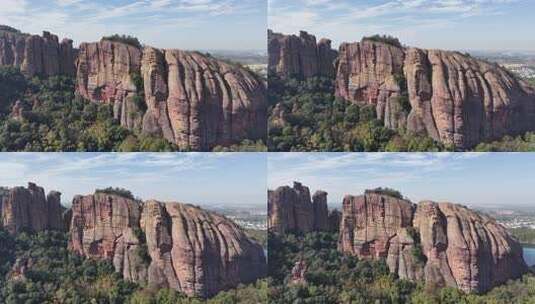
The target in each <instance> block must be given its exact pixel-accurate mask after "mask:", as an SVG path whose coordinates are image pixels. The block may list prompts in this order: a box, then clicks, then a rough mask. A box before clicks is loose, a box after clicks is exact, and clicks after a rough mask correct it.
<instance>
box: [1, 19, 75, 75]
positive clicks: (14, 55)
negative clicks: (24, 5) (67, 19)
mask: <svg viewBox="0 0 535 304" xmlns="http://www.w3.org/2000/svg"><path fill="white" fill-rule="evenodd" d="M69 41H70V40H63V41H62V42H61V43H59V39H58V37H57V36H56V35H53V34H51V33H50V32H46V31H45V32H43V35H42V36H38V35H29V34H24V33H21V32H20V31H18V30H16V29H7V28H6V27H5V26H4V27H2V28H0V65H6V66H13V67H19V68H20V69H21V71H22V72H23V73H24V74H26V75H27V76H29V77H33V76H35V75H40V76H56V75H74V60H75V56H73V55H72V54H74V53H75V51H74V50H73V48H72V41H71V42H70V43H69Z"/></svg>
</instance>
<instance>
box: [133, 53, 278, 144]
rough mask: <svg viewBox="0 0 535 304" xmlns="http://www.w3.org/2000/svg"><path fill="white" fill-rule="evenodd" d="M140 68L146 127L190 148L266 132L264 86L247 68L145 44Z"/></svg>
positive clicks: (258, 137) (237, 139) (252, 136)
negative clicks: (142, 80) (145, 104)
mask: <svg viewBox="0 0 535 304" xmlns="http://www.w3.org/2000/svg"><path fill="white" fill-rule="evenodd" d="M141 73H142V75H143V79H144V84H145V100H146V103H147V108H148V110H147V112H146V113H145V115H144V118H143V131H145V132H147V133H151V134H161V135H163V136H164V137H165V138H166V139H168V140H169V141H171V142H173V143H175V144H177V145H178V146H179V147H180V148H183V149H189V150H210V149H211V148H213V147H214V146H217V145H229V144H232V143H238V142H240V141H242V140H244V139H251V140H256V139H265V137H266V136H267V102H266V100H265V99H266V88H265V86H264V84H263V83H262V81H261V80H260V79H258V78H257V77H256V76H255V75H253V74H252V73H251V72H249V71H248V70H246V69H244V68H241V67H238V66H236V65H232V64H228V63H225V62H222V61H219V60H216V59H214V58H211V57H207V56H205V55H202V54H200V53H198V52H186V51H180V50H159V49H155V48H151V47H146V48H145V49H144V51H143V59H142V67H141Z"/></svg>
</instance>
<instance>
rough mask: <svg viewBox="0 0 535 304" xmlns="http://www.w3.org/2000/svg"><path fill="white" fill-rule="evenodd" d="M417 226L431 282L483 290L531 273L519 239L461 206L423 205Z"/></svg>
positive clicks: (494, 222) (417, 213)
mask: <svg viewBox="0 0 535 304" xmlns="http://www.w3.org/2000/svg"><path fill="white" fill-rule="evenodd" d="M414 226H415V228H416V229H417V231H419V233H420V238H421V246H422V249H423V253H424V254H425V256H426V257H427V263H426V265H425V273H424V278H425V280H426V281H427V282H434V283H436V284H437V285H439V286H453V287H457V288H460V289H462V290H464V291H466V292H473V291H475V292H485V291H487V290H489V289H491V288H492V287H494V286H497V285H500V284H503V283H505V282H506V281H507V280H509V279H511V278H517V277H520V276H521V275H522V274H523V273H525V272H526V270H527V266H526V264H525V262H524V259H523V257H522V248H521V246H520V244H519V243H518V241H516V240H514V239H513V238H512V237H511V236H510V235H509V234H508V233H507V231H506V229H505V228H504V227H503V226H501V225H499V224H498V223H497V222H496V221H495V220H494V219H492V218H489V217H488V216H485V215H480V214H478V213H476V212H474V211H472V210H469V209H467V208H465V207H463V206H460V205H455V204H451V203H435V202H429V201H426V202H421V203H420V204H419V205H418V208H417V210H416V214H415V218H414Z"/></svg>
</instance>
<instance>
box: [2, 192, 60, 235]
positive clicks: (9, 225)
mask: <svg viewBox="0 0 535 304" xmlns="http://www.w3.org/2000/svg"><path fill="white" fill-rule="evenodd" d="M2 192H3V195H1V197H0V209H1V212H0V217H1V221H0V226H2V227H3V228H4V229H5V230H7V231H8V232H10V233H11V234H16V233H19V232H21V231H32V232H39V231H43V230H62V229H63V223H62V222H61V204H60V196H61V193H59V192H56V191H51V192H50V193H49V194H48V196H46V197H45V191H44V189H43V188H41V187H38V186H37V185H35V184H34V183H28V188H24V187H15V188H12V189H4V191H2Z"/></svg>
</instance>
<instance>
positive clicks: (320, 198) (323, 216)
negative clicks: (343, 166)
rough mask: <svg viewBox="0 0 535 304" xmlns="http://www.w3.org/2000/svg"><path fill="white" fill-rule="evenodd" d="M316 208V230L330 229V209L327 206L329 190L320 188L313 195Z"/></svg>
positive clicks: (313, 203)
mask: <svg viewBox="0 0 535 304" xmlns="http://www.w3.org/2000/svg"><path fill="white" fill-rule="evenodd" d="M312 207H313V209H314V230H315V231H328V230H329V209H328V207H327V192H325V191H321V190H318V191H316V192H315V193H314V195H313V196H312Z"/></svg>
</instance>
